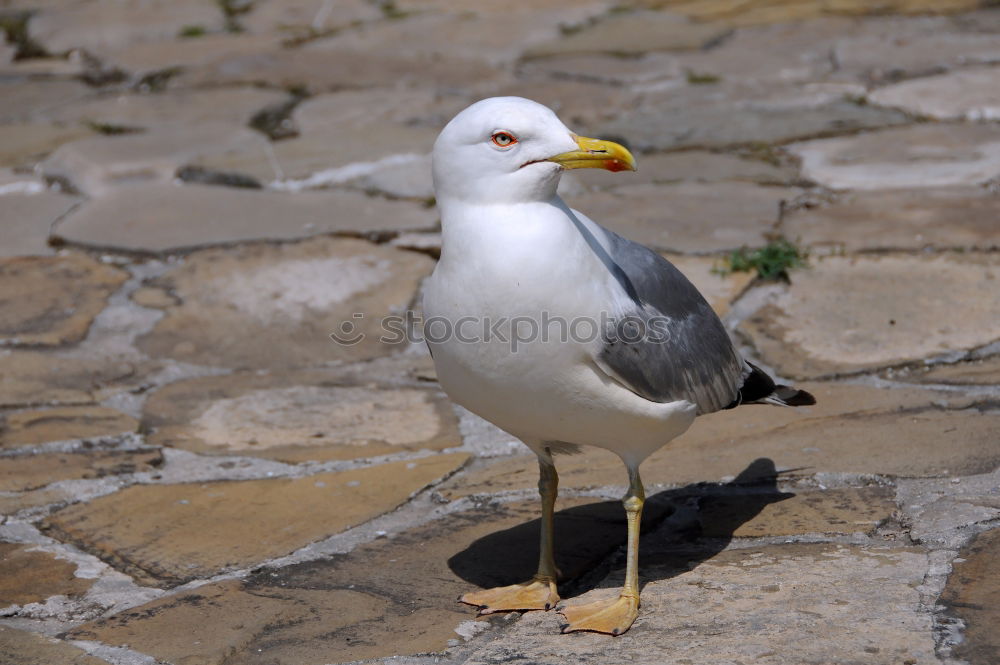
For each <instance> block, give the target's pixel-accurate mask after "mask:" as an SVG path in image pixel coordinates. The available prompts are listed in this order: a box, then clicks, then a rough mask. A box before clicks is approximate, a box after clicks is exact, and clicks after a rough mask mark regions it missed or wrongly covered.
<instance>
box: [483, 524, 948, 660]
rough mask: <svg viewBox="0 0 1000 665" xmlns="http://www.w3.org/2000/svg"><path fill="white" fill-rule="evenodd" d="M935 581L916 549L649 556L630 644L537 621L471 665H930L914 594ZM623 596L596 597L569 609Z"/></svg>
mask: <svg viewBox="0 0 1000 665" xmlns="http://www.w3.org/2000/svg"><path fill="white" fill-rule="evenodd" d="M644 544H646V543H644ZM691 566H694V567H693V569H690V567H691ZM927 569H928V561H927V555H926V554H925V553H924V552H923V551H920V550H917V549H910V548H895V549H890V548H883V547H871V546H868V547H859V546H844V545H834V544H788V545H770V546H763V547H752V548H742V549H736V550H731V551H726V552H723V553H721V554H719V555H718V556H715V557H714V558H711V559H709V560H707V561H702V562H701V563H699V562H698V560H697V559H696V560H695V561H691V557H690V555H686V554H685V553H683V552H680V553H678V552H674V551H670V550H669V549H667V550H665V551H662V553H661V552H658V551H656V550H655V548H647V551H646V552H644V555H643V559H642V577H643V579H645V580H647V581H648V583H647V584H646V585H645V587H644V588H643V590H642V608H641V609H640V610H639V618H638V619H637V620H636V622H635V624H633V626H632V628H631V630H629V631H628V632H627V633H625V634H624V635H622V636H620V637H618V638H616V639H614V640H610V639H608V638H607V637H606V636H604V635H595V634H592V633H578V634H576V635H573V636H572V637H571V638H567V637H564V636H560V635H558V630H559V623H560V619H561V617H560V616H558V615H555V616H553V615H552V614H548V613H541V612H537V613H531V614H528V615H526V616H524V617H522V618H521V620H520V621H519V622H518V623H517V625H516V626H514V627H513V629H512V630H509V631H507V632H506V634H505V635H504V638H503V639H500V640H492V641H488V642H486V643H485V644H484V645H483V646H482V647H480V648H479V649H478V650H477V651H475V652H474V653H473V654H472V656H471V657H470V658H469V659H468V660H467V661H466V662H467V663H469V665H473V664H475V665H486V664H489V665H499V664H500V663H509V662H531V663H538V664H539V665H561V664H563V663H568V662H572V663H581V664H585V665H597V664H598V663H608V662H619V660H620V659H621V657H622V654H627V655H628V656H630V657H631V658H629V660H628V661H627V662H632V663H637V664H641V665H653V664H655V663H665V662H680V663H690V664H691V665H702V664H704V665H709V664H711V665H718V664H719V663H741V662H749V661H752V662H755V663H762V664H766V665H778V664H780V663H787V662H789V656H790V654H793V655H792V656H791V658H792V659H793V660H794V662H804V663H829V664H831V665H848V664H853V663H861V662H863V663H872V664H877V665H895V664H898V663H904V662H905V663H910V665H933V664H936V663H938V662H939V661H938V658H937V656H936V655H935V652H934V639H933V635H932V632H931V618H930V614H929V613H927V612H926V610H925V609H924V608H923V604H922V602H921V597H920V593H919V591H918V590H917V587H918V586H919V585H920V584H921V583H922V582H923V580H924V576H925V575H926V574H927ZM616 578H618V576H617V575H616V576H615V577H613V578H612V580H611V581H609V582H608V585H609V586H614V585H616V584H618V583H620V582H619V581H618V580H619V579H620V578H618V579H616ZM876 589H877V592H873V591H874V590H876ZM616 593H618V590H617V588H607V589H598V590H595V591H591V592H590V593H587V594H585V595H583V596H580V597H579V598H578V599H574V601H572V602H588V601H591V600H596V599H597V598H599V597H607V596H608V595H611V594H616Z"/></svg>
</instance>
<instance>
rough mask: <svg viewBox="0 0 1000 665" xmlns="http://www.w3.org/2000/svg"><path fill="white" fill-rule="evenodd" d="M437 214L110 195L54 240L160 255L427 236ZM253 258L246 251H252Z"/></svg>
mask: <svg viewBox="0 0 1000 665" xmlns="http://www.w3.org/2000/svg"><path fill="white" fill-rule="evenodd" d="M436 221H437V213H436V212H435V211H434V210H431V209H428V208H426V207H424V206H421V205H419V204H413V203H409V202H400V201H387V200H385V199H380V198H376V197H371V196H366V195H365V194H362V193H359V192H348V191H321V192H301V193H296V194H290V193H285V192H274V191H262V190H253V189H237V188H233V187H217V186H208V185H182V186H180V185H174V184H155V185H153V184H151V185H141V186H140V185H132V186H128V187H120V188H115V190H114V191H112V192H110V193H109V194H107V195H106V196H102V197H101V198H99V199H97V200H94V201H90V202H88V203H87V204H86V205H83V206H80V207H79V208H77V209H76V210H74V211H73V213H72V214H70V215H67V216H66V217H65V218H63V220H62V221H61V222H60V223H59V224H58V225H57V226H56V228H55V230H54V235H55V236H56V237H58V238H59V239H61V240H63V241H67V242H73V243H78V244H81V245H88V246H91V247H115V248H119V249H125V250H128V251H137V252H164V251H168V250H176V249H191V248H196V247H204V246H206V245H214V244H221V243H234V242H241V241H248V240H294V239H298V238H307V237H310V236H315V235H323V234H328V233H337V232H340V233H352V234H358V235H364V234H381V233H393V232H398V231H404V230H426V229H431V228H433V227H434V226H435V223H436ZM251 251H252V250H251Z"/></svg>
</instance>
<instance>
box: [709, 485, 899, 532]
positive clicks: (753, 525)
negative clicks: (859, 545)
mask: <svg viewBox="0 0 1000 665" xmlns="http://www.w3.org/2000/svg"><path fill="white" fill-rule="evenodd" d="M893 497H894V493H893V491H892V490H891V489H890V488H887V487H862V488H844V489H832V490H821V491H809V492H796V493H794V494H793V495H792V496H790V497H787V498H785V499H784V500H783V501H776V502H774V503H769V504H767V505H765V506H764V507H763V508H762V510H761V512H760V513H759V514H757V515H756V516H754V517H753V518H752V519H750V520H748V521H746V522H743V523H741V524H739V525H738V526H737V528H736V529H735V530H733V529H731V528H729V527H730V525H731V524H732V523H733V522H734V521H735V520H734V519H733V517H734V516H736V515H739V514H740V511H741V510H742V509H743V508H744V506H745V504H746V497H740V496H732V497H731V496H726V495H722V496H710V497H706V498H704V499H702V500H701V502H700V503H699V506H698V512H699V516H700V518H701V522H702V525H703V528H702V535H703V536H705V537H707V538H713V537H715V538H718V537H729V536H734V537H737V538H757V537H762V536H793V535H799V534H806V533H823V534H852V533H868V532H870V531H872V530H873V529H874V528H875V527H876V526H878V524H879V522H881V521H883V520H885V519H888V518H889V517H890V516H891V515H892V513H893V511H895V510H896V504H895V502H894V501H893Z"/></svg>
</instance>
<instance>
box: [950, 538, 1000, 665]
mask: <svg viewBox="0 0 1000 665" xmlns="http://www.w3.org/2000/svg"><path fill="white" fill-rule="evenodd" d="M998 554H1000V529H992V530H990V531H985V532H983V533H981V534H979V535H978V536H976V537H975V539H974V540H973V541H972V542H971V543H969V544H968V545H966V546H965V547H963V548H962V549H961V551H959V553H958V558H957V559H955V562H954V563H953V564H952V573H951V575H950V576H949V577H948V584H947V586H945V589H944V592H943V593H942V594H941V602H942V603H943V604H944V605H945V606H946V607H947V608H948V613H949V614H952V615H954V616H957V617H958V618H960V619H961V620H962V621H963V622H964V624H965V628H964V630H963V635H962V636H963V638H964V639H963V640H962V641H961V642H959V643H958V644H957V645H956V646H955V649H954V653H955V656H957V657H958V658H961V659H963V660H965V661H967V662H969V663H971V665H989V663H992V662H994V661H995V660H996V656H997V654H998V653H1000V638H998V636H997V633H996V626H997V625H998V622H1000V608H998V607H997V604H996V603H995V602H994V599H995V598H996V597H997V593H998V592H1000V588H998V587H1000V585H998V582H997V576H996V571H997V566H998V565H1000V560H998Z"/></svg>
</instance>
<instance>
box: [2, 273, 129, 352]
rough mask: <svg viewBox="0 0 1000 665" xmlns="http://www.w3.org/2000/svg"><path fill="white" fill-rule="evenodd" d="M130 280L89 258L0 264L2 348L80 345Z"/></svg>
mask: <svg viewBox="0 0 1000 665" xmlns="http://www.w3.org/2000/svg"><path fill="white" fill-rule="evenodd" d="M127 278H128V274H127V273H125V272H124V271H122V270H119V269H118V268H115V267H113V266H110V265H107V264H105V263H100V262H99V261H95V260H94V259H91V258H90V257H88V256H86V255H83V254H65V255H62V256H51V257H17V258H6V259H0V304H2V305H3V306H2V308H0V345H3V346H60V345H64V344H71V343H74V342H79V341H80V340H81V339H83V337H84V336H85V335H86V334H87V330H88V329H89V328H90V324H91V323H92V322H93V320H94V317H96V316H97V315H98V314H100V312H101V310H102V309H104V307H105V305H106V303H107V299H108V297H109V296H110V295H111V294H112V293H114V291H115V290H116V289H117V288H118V287H119V286H121V285H122V284H123V283H124V282H125V280H126V279H127Z"/></svg>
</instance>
